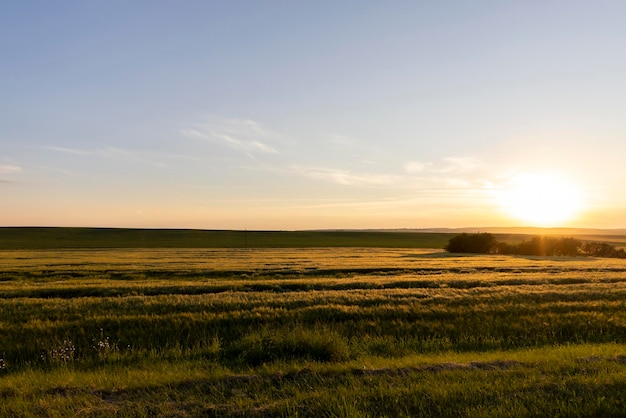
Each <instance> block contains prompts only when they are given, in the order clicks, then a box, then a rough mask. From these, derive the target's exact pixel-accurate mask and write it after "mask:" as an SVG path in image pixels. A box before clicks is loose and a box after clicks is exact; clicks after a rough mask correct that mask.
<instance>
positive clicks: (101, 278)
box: [0, 247, 626, 417]
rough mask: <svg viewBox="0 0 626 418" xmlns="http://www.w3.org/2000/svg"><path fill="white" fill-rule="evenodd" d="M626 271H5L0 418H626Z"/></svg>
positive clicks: (249, 260) (72, 259)
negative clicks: (287, 417)
mask: <svg viewBox="0 0 626 418" xmlns="http://www.w3.org/2000/svg"><path fill="white" fill-rule="evenodd" d="M624 393H626V260H620V259H601V258H558V257H544V258H542V257H512V256H498V255H490V256H477V255H464V256H461V255H455V254H447V253H444V252H442V251H441V250H434V249H423V248H358V247H352V248H351V247H337V248H306V247H302V248H256V249H242V248H239V249H238V248H209V249H207V248H205V249H202V248H192V249H180V248H169V249H167V248H160V249H158V248H153V249H131V248H129V249H119V248H118V249H88V248H84V249H79V250H58V249H57V250H53V249H47V250H46V249H40V250H32V249H30V250H26V249H23V250H20V249H15V250H4V251H0V416H50V417H56V416H59V417H61V416H103V417H104V416H107V417H108V416H123V417H126V416H128V417H131V416H132V417H134V416H176V417H187V416H189V417H193V416H216V417H217V416H220V417H221V416H328V417H343V416H346V417H348V416H350V417H352V416H364V417H365V416H389V417H395V416H450V417H458V416H461V417H463V416H466V417H490V416H538V415H539V416H620V415H621V416H623V415H626V397H624Z"/></svg>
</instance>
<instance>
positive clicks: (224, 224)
mask: <svg viewBox="0 0 626 418" xmlns="http://www.w3.org/2000/svg"><path fill="white" fill-rule="evenodd" d="M625 16H626V3H623V2H620V1H596V2H588V1H553V2H540V1H524V2H522V1H520V2H504V1H474V2H465V1H441V2H425V1H419V2H417V1H411V2H373V1H372V2H368V1H358V2H357V1H342V2H325V1H319V2H306V3H305V2H293V1H254V2H253V1H132V2H129V1H106V2H85V1H55V2H50V1H19V2H18V1H15V2H3V3H2V5H0V39H1V40H0V53H1V54H2V57H3V59H2V63H1V65H0V97H2V99H0V190H2V196H3V197H2V206H3V210H2V215H1V218H0V224H2V225H71V226H135V227H191V228H229V229H230V228H232V229H243V228H248V229H307V228H398V227H406V228H411V227H445V226H450V227H455V226H502V225H525V224H528V223H529V220H528V219H520V217H519V216H516V215H515V214H518V213H519V212H520V210H519V209H520V208H517V209H518V210H517V211H512V210H510V208H509V209H508V210H507V209H506V203H503V198H502V195H503V194H506V193H509V192H510V191H511V189H512V188H513V187H514V184H515V182H516V179H518V178H519V177H520V176H524V175H528V174H530V175H535V174H536V173H540V174H539V175H538V178H541V176H542V175H544V174H541V173H550V175H556V176H559V177H560V178H563V179H566V180H564V181H566V183H567V187H566V188H567V189H568V190H575V191H572V192H571V193H576V194H577V196H578V197H579V201H580V202H581V204H580V210H579V211H578V213H577V215H576V216H572V217H570V218H569V219H563V220H561V224H563V225H570V226H589V227H606V228H609V227H625V226H626V222H625V221H624V219H623V213H625V212H624V211H625V210H626V193H624V192H625V191H626V190H625V189H626V186H624V185H625V184H626V174H625V172H624V170H623V169H622V165H623V163H622V160H623V156H624V155H626V140H625V139H626V119H625V118H624V117H623V100H624V97H626V95H625V93H626V76H625V75H624V74H626V55H625V54H623V53H622V50H623V46H624V45H626V26H625V25H624V24H623V22H624V17H625ZM544 183H545V182H544ZM563 184H564V183H556V184H555V185H554V186H553V187H558V188H560V189H563V188H565V187H560V186H561V185H563ZM555 194H556V192H555ZM542 196H543V195H539V196H536V197H533V196H529V197H528V199H530V200H533V199H537V201H536V202H533V204H534V205H541V204H542V200H541V199H543V198H542ZM563 199H565V198H563ZM518 200H519V199H518ZM544 200H545V199H544Z"/></svg>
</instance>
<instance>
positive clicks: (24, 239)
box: [0, 228, 455, 250]
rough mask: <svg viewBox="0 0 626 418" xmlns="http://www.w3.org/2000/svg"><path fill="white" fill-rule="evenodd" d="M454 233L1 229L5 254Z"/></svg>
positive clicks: (421, 243)
mask: <svg viewBox="0 0 626 418" xmlns="http://www.w3.org/2000/svg"><path fill="white" fill-rule="evenodd" d="M454 235H455V234H452V233H449V234H445V233H426V232H420V233H415V232H391V231H390V232H377V231H207V230H192V229H187V230H185V229H123V228H0V250H18V249H61V248H66V249H67V248H311V247H377V248H389V247H392V248H442V247H443V246H444V244H445V243H446V242H448V240H449V239H450V237H452V236H454Z"/></svg>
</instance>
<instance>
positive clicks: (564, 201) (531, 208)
mask: <svg viewBox="0 0 626 418" xmlns="http://www.w3.org/2000/svg"><path fill="white" fill-rule="evenodd" d="M500 197H501V206H502V208H503V209H504V211H505V212H506V213H507V214H508V215H509V216H511V217H513V218H515V219H517V220H519V221H523V222H526V223H527V225H526V226H543V227H551V226H561V225H562V224H564V223H566V222H568V221H571V220H573V219H574V218H576V216H578V215H579V214H580V213H581V211H582V206H583V199H582V193H581V192H580V190H579V189H578V188H577V187H576V186H575V184H573V183H572V182H570V181H569V180H567V179H566V178H564V177H562V176H559V175H557V174H553V173H534V174H522V175H518V176H516V177H515V178H513V179H512V180H511V181H510V182H509V184H508V185H507V186H506V187H505V189H504V190H503V191H502V194H501V196H500Z"/></svg>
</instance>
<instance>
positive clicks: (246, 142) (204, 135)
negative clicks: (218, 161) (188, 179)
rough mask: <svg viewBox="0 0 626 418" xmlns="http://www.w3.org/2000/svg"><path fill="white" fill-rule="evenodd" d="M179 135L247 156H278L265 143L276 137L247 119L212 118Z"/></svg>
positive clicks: (181, 131) (275, 150)
mask: <svg viewBox="0 0 626 418" xmlns="http://www.w3.org/2000/svg"><path fill="white" fill-rule="evenodd" d="M180 133H181V134H182V135H183V136H184V137H186V138H190V139H200V140H204V141H207V142H213V143H217V144H222V145H225V146H227V147H229V148H232V149H234V150H237V151H242V152H244V153H246V154H248V155H249V156H252V154H255V153H262V154H279V152H278V150H277V149H276V148H274V147H273V146H271V145H269V144H268V143H267V142H268V140H270V139H271V138H274V137H276V135H275V134H272V133H269V132H267V131H266V130H264V129H263V128H262V127H261V126H260V125H259V124H258V123H257V122H255V121H252V120H249V119H226V118H212V120H211V121H209V122H208V123H203V124H198V125H196V127H194V128H185V129H181V130H180Z"/></svg>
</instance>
